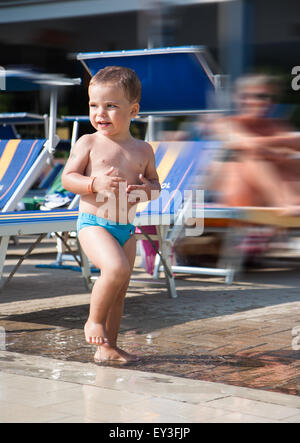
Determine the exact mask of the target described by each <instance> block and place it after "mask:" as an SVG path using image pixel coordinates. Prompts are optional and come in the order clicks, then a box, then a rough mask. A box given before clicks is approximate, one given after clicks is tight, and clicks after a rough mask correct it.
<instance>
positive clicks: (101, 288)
mask: <svg viewBox="0 0 300 443" xmlns="http://www.w3.org/2000/svg"><path fill="white" fill-rule="evenodd" d="M78 238H79V241H80V244H81V246H82V248H83V250H84V252H85V253H86V255H87V257H88V258H89V259H90V260H91V262H92V263H93V264H94V265H95V266H96V267H98V268H99V269H101V275H100V277H99V278H98V279H97V281H96V282H95V284H94V286H93V290H92V295H91V303H90V314H89V318H88V321H87V322H86V324H85V328H84V329H85V336H86V340H87V341H88V342H89V343H91V344H97V345H102V344H104V343H105V341H107V339H108V335H107V332H106V328H105V324H106V320H107V316H108V313H109V311H110V309H111V307H112V305H113V304H114V302H115V300H116V297H117V296H118V294H119V292H120V290H121V288H122V287H123V286H124V284H125V283H126V282H127V281H128V279H129V276H130V265H129V262H128V259H127V257H126V254H125V253H124V251H123V249H122V248H121V246H120V245H119V243H118V242H117V240H116V239H115V238H114V237H113V236H112V235H111V234H110V233H109V232H108V231H107V230H106V229H105V228H102V227H99V226H90V227H85V228H83V229H82V230H81V231H80V232H79V234H78Z"/></svg>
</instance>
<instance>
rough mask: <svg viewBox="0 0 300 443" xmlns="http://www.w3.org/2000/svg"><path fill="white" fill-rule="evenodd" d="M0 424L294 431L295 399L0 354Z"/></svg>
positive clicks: (299, 410) (298, 402) (299, 415)
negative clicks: (237, 426) (246, 426)
mask: <svg viewBox="0 0 300 443" xmlns="http://www.w3.org/2000/svg"><path fill="white" fill-rule="evenodd" d="M0 422H1V423H12V422H15V423H16V422H34V423H38V422H42V423H47V422H50V423H61V422H65V423H92V422H99V423H211V422H224V423H232V422H234V423H238V422H242V423H247V422H250V423H255V422H259V423H264V422H272V423H299V422H300V398H298V397H296V396H289V395H285V394H278V393H273V392H265V391H258V390H254V389H247V388H238V387H234V386H229V385H224V384H219V383H210V382H204V381H199V380H190V379H185V378H179V377H173V376H166V375H162V374H153V373H148V372H141V371H136V370H129V369H122V370H118V369H117V368H110V367H100V366H96V365H94V364H86V363H76V362H62V361H60V360H54V359H49V358H44V357H33V356H24V355H22V354H17V353H11V352H6V351H1V352H0Z"/></svg>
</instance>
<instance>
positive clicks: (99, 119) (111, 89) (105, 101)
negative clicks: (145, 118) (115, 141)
mask: <svg viewBox="0 0 300 443" xmlns="http://www.w3.org/2000/svg"><path fill="white" fill-rule="evenodd" d="M89 98H90V100H89V109H90V121H91V124H92V125H93V127H94V128H95V129H96V130H97V131H99V132H100V133H101V134H102V135H105V136H106V137H114V136H121V137H122V136H123V135H124V136H126V135H127V134H128V130H129V125H130V120H131V119H132V118H133V117H135V116H136V115H137V113H138V111H139V105H138V103H131V102H130V101H129V100H128V98H127V97H126V95H125V93H124V90H123V89H122V88H121V87H119V86H116V85H114V84H112V83H98V84H92V85H90V87H89Z"/></svg>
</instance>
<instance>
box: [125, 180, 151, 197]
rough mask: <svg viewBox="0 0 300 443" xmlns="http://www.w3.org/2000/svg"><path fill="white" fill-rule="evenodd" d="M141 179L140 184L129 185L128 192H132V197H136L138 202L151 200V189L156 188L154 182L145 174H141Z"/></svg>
mask: <svg viewBox="0 0 300 443" xmlns="http://www.w3.org/2000/svg"><path fill="white" fill-rule="evenodd" d="M139 179H140V181H141V184H140V185H128V186H127V190H126V191H127V194H130V196H131V197H135V201H136V202H137V203H139V202H142V201H148V200H151V191H153V190H154V187H153V184H152V182H151V181H150V180H148V179H147V178H146V177H144V176H143V174H140V175H139Z"/></svg>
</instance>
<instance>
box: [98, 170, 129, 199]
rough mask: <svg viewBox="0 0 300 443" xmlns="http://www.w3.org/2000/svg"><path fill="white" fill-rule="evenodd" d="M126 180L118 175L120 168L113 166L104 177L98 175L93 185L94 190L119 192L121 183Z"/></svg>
mask: <svg viewBox="0 0 300 443" xmlns="http://www.w3.org/2000/svg"><path fill="white" fill-rule="evenodd" d="M122 182H126V179H125V178H123V177H121V176H120V175H118V170H117V169H116V168H115V167H114V166H112V167H111V168H110V169H109V170H108V171H107V172H105V173H104V176H102V177H96V179H95V181H94V185H93V191H94V192H95V193H98V192H105V191H109V192H113V193H114V194H118V193H119V184H120V183H122Z"/></svg>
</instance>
